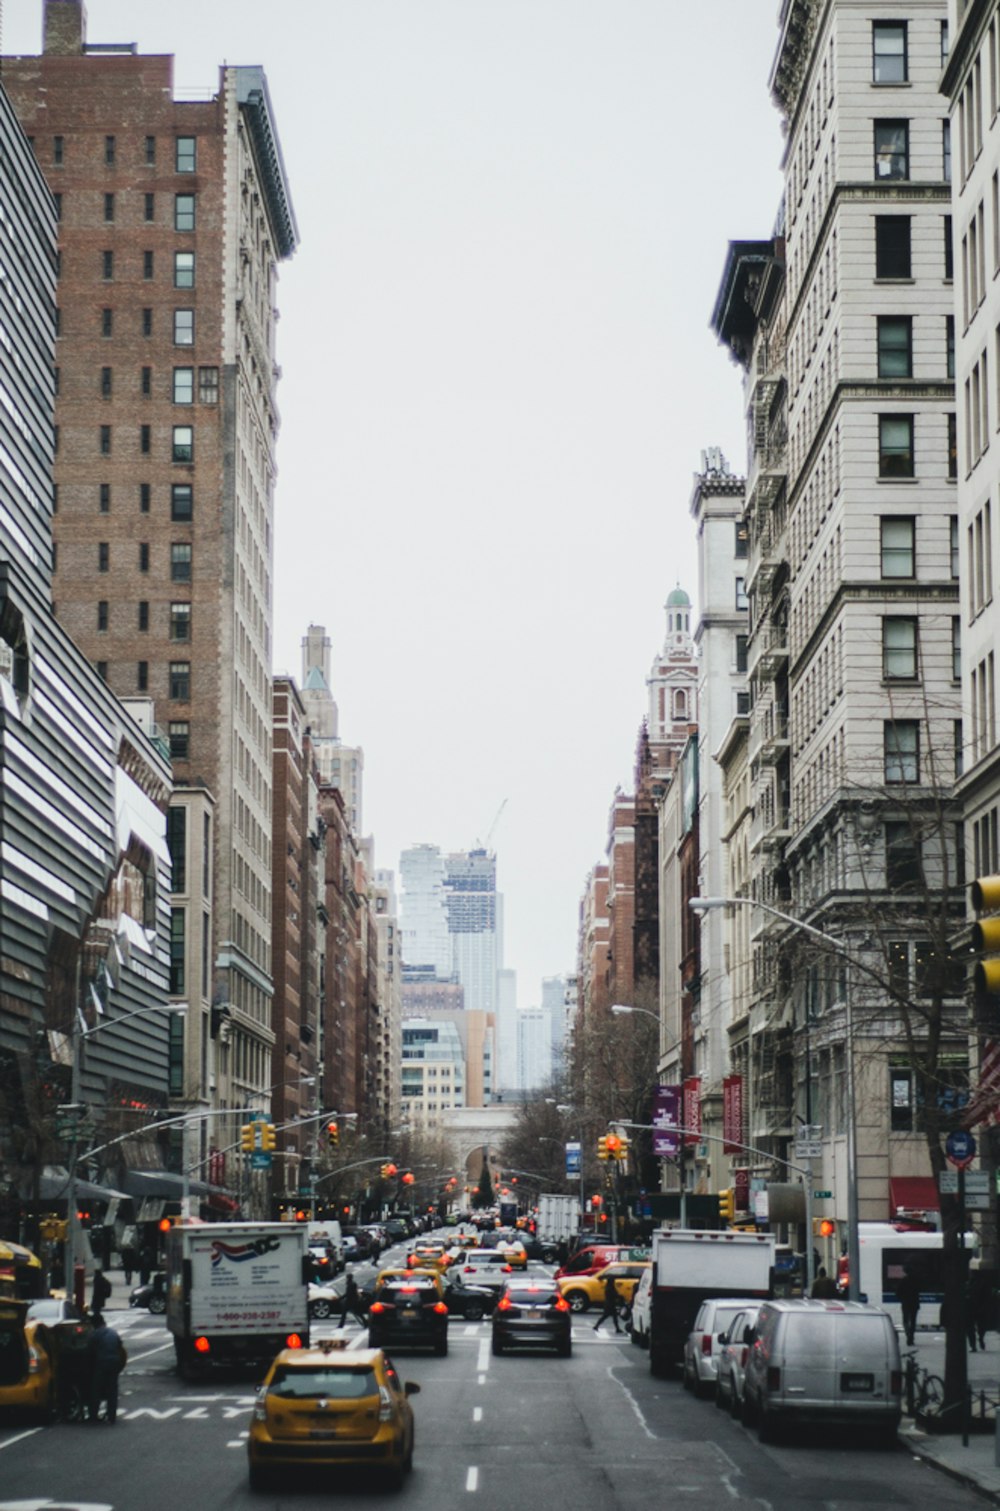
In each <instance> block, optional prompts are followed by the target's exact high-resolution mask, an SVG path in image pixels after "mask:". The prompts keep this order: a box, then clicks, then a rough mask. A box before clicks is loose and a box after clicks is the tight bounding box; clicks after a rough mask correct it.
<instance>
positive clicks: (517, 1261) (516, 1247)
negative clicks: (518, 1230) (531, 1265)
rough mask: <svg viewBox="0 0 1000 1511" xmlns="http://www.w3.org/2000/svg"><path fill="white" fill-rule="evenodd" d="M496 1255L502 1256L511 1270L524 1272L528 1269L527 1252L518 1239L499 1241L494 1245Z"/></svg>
mask: <svg viewBox="0 0 1000 1511" xmlns="http://www.w3.org/2000/svg"><path fill="white" fill-rule="evenodd" d="M495 1248H496V1251H497V1253H498V1254H502V1255H503V1257H504V1258H505V1259H506V1261H507V1263H508V1264H509V1265H510V1267H511V1269H512V1270H526V1269H527V1268H528V1251H527V1249H526V1248H525V1247H524V1244H523V1243H522V1242H521V1241H520V1239H519V1238H508V1239H503V1240H501V1242H500V1243H498V1244H496V1245H495Z"/></svg>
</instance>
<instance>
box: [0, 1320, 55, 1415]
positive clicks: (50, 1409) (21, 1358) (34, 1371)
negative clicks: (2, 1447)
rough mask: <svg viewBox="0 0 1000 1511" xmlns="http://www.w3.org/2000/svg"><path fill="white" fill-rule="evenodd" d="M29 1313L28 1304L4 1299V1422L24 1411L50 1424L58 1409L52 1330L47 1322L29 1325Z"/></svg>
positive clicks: (0, 1340)
mask: <svg viewBox="0 0 1000 1511" xmlns="http://www.w3.org/2000/svg"><path fill="white" fill-rule="evenodd" d="M27 1312H28V1302H27V1301H18V1300H15V1299H14V1298H13V1297H6V1296H5V1297H3V1298H2V1299H0V1421H2V1420H3V1418H4V1417H5V1416H7V1415H8V1413H13V1412H15V1411H20V1412H31V1413H32V1415H34V1416H36V1417H38V1418H39V1419H40V1420H41V1421H43V1422H47V1421H49V1420H51V1418H52V1416H53V1415H54V1413H55V1409H56V1404H57V1397H56V1370H55V1362H54V1358H53V1351H52V1348H51V1346H50V1337H49V1330H48V1328H47V1327H46V1325H45V1323H44V1322H29V1321H28V1320H27Z"/></svg>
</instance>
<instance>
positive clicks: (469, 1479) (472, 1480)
mask: <svg viewBox="0 0 1000 1511" xmlns="http://www.w3.org/2000/svg"><path fill="white" fill-rule="evenodd" d="M465 1488H466V1490H478V1489H479V1470H478V1469H477V1468H476V1466H475V1465H474V1464H471V1465H470V1466H469V1471H468V1473H467V1474H466V1476H465Z"/></svg>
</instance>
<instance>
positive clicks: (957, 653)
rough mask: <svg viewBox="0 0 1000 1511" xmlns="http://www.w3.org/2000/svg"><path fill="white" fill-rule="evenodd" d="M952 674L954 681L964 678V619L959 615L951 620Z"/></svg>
mask: <svg viewBox="0 0 1000 1511" xmlns="http://www.w3.org/2000/svg"><path fill="white" fill-rule="evenodd" d="M951 676H952V681H953V682H961V680H962V621H961V619H960V618H959V617H958V616H957V615H955V616H954V617H953V618H952V621H951Z"/></svg>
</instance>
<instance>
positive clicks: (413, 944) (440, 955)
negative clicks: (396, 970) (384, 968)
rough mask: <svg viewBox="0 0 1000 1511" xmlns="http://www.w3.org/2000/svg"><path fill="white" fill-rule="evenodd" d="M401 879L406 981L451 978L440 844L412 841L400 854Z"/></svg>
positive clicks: (449, 937) (449, 945) (452, 977)
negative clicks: (414, 843) (424, 843)
mask: <svg viewBox="0 0 1000 1511" xmlns="http://www.w3.org/2000/svg"><path fill="white" fill-rule="evenodd" d="M399 876H400V881H401V883H402V897H401V912H400V927H401V929H402V933H403V984H404V986H405V985H406V983H407V982H408V981H452V980H454V979H455V977H454V965H453V962H452V950H451V936H450V934H449V932H448V904H447V900H446V897H445V867H444V857H443V856H442V854H441V851H440V850H439V849H438V847H437V845H413V846H411V848H410V849H409V850H404V851H403V853H402V855H401V856H400V858H399Z"/></svg>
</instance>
